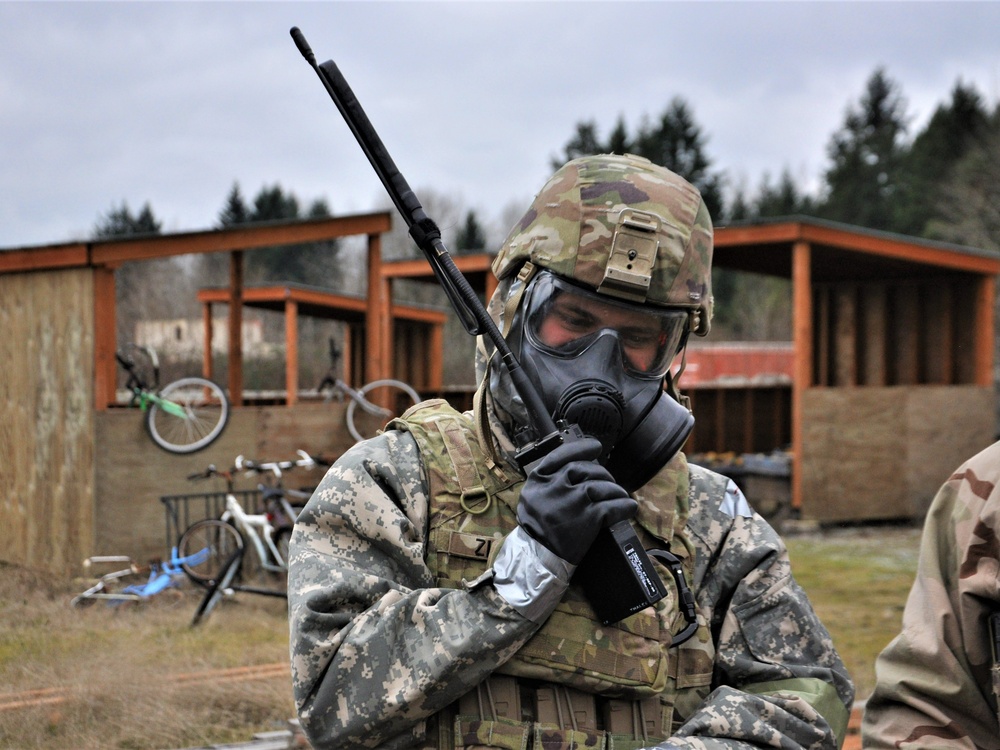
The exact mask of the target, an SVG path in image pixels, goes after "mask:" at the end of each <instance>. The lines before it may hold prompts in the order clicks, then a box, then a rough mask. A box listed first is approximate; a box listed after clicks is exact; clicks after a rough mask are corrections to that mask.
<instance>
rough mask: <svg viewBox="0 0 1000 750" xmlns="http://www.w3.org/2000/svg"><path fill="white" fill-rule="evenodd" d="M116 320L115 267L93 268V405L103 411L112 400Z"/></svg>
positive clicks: (114, 376) (115, 373)
mask: <svg viewBox="0 0 1000 750" xmlns="http://www.w3.org/2000/svg"><path fill="white" fill-rule="evenodd" d="M117 339H118V334H117V328H116V323H115V269H114V268H113V267H109V266H96V267H95V268H94V408H95V409H96V410H97V411H104V410H105V409H107V408H108V406H109V405H111V404H113V403H114V402H115V389H116V385H117V382H118V377H117V376H118V361H117V360H116V359H115V349H116V347H117V344H118V341H117Z"/></svg>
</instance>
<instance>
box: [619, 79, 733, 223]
mask: <svg viewBox="0 0 1000 750" xmlns="http://www.w3.org/2000/svg"><path fill="white" fill-rule="evenodd" d="M705 145H706V139H705V136H704V134H703V132H702V129H701V127H700V126H699V125H698V124H697V123H696V122H695V120H694V114H693V113H692V111H691V108H690V107H689V106H688V104H687V102H685V101H684V100H683V99H682V98H681V97H679V96H677V97H674V98H673V100H671V102H670V104H669V105H668V106H667V109H666V110H665V111H664V112H663V114H662V115H660V119H659V120H658V121H657V123H656V125H655V126H649V125H644V126H643V127H641V128H640V130H639V134H638V135H637V136H636V138H635V142H634V144H633V151H634V153H636V154H638V155H639V156H645V157H646V158H647V159H649V160H650V161H651V162H653V163H655V164H659V165H660V166H663V167H666V168H667V169H669V170H671V171H673V172H676V173H677V174H679V175H680V176H681V177H683V178H684V179H686V180H687V181H688V182H690V183H691V184H693V185H694V186H695V187H697V188H698V189H699V190H700V191H701V197H702V199H704V201H705V205H706V206H707V207H708V211H709V213H710V214H711V215H712V216H720V215H721V214H722V181H721V177H719V175H716V174H714V173H712V172H711V171H710V170H709V168H710V166H711V160H710V159H709V158H708V155H707V154H706V149H705Z"/></svg>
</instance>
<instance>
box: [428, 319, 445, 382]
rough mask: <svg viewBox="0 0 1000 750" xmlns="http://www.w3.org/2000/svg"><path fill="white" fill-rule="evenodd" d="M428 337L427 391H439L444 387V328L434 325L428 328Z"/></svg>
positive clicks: (437, 324)
mask: <svg viewBox="0 0 1000 750" xmlns="http://www.w3.org/2000/svg"><path fill="white" fill-rule="evenodd" d="M428 335H429V338H430V341H429V342H428V343H429V344H430V346H429V347H428V359H429V360H430V361H429V362H428V363H427V365H428V371H427V390H429V391H440V390H441V388H442V386H443V385H444V362H443V359H444V326H443V325H441V324H439V323H435V324H434V325H432V326H430V332H429V334H428Z"/></svg>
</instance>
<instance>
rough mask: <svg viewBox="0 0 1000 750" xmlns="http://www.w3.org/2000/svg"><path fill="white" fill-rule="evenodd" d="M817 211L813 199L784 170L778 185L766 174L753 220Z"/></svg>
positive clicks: (786, 170) (755, 203) (755, 206)
mask: <svg viewBox="0 0 1000 750" xmlns="http://www.w3.org/2000/svg"><path fill="white" fill-rule="evenodd" d="M814 211H815V206H814V205H813V201H812V199H811V198H810V197H809V196H808V195H806V194H804V193H802V192H800V191H799V189H798V186H797V185H796V184H795V180H793V179H792V174H791V172H789V171H788V169H787V168H786V169H784V170H783V171H782V172H781V178H780V179H779V180H778V184H777V185H771V179H770V175H768V174H765V175H764V179H763V181H762V182H761V186H760V190H759V192H758V194H757V198H756V200H755V201H754V206H753V218H755V219H762V218H768V217H778V216H795V215H797V214H809V213H812V212H814Z"/></svg>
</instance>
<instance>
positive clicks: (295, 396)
mask: <svg viewBox="0 0 1000 750" xmlns="http://www.w3.org/2000/svg"><path fill="white" fill-rule="evenodd" d="M285 393H286V394H287V395H286V396H285V404H286V405H287V406H295V404H297V403H298V402H299V305H298V303H297V302H296V301H295V300H288V301H287V302H286V303H285Z"/></svg>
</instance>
